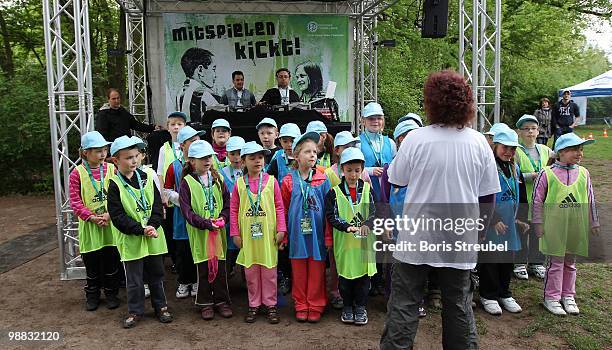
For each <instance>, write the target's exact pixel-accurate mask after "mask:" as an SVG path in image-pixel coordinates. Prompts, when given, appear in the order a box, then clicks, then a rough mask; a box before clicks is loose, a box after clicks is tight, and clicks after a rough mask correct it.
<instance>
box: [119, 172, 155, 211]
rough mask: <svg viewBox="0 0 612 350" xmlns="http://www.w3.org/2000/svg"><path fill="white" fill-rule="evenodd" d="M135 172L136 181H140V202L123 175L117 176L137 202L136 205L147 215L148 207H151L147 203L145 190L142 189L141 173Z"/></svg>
mask: <svg viewBox="0 0 612 350" xmlns="http://www.w3.org/2000/svg"><path fill="white" fill-rule="evenodd" d="M134 172H135V173H136V180H137V181H138V189H139V190H140V200H139V199H138V197H137V196H136V193H134V191H132V187H131V186H130V185H128V183H127V181H126V180H125V179H124V178H123V174H121V173H120V172H118V173H117V175H119V176H118V177H119V180H120V181H121V183H122V184H123V186H124V187H125V189H126V190H127V191H128V193H129V194H130V195H131V196H132V197H133V198H134V200H136V205H137V206H138V207H140V209H141V210H142V212H143V213H146V211H147V207H148V206H149V204H148V203H147V198H146V197H145V193H144V188H143V187H142V183H141V179H140V173H139V172H138V170H136V171H134ZM145 215H146V214H145Z"/></svg>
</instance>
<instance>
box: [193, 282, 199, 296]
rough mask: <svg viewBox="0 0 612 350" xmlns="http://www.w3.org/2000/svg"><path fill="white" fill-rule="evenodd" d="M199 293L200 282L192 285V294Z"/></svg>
mask: <svg viewBox="0 0 612 350" xmlns="http://www.w3.org/2000/svg"><path fill="white" fill-rule="evenodd" d="M197 295H198V282H196V283H194V284H192V285H191V296H192V297H194V298H195V297H196V296H197Z"/></svg>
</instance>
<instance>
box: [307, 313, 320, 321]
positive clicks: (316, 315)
mask: <svg viewBox="0 0 612 350" xmlns="http://www.w3.org/2000/svg"><path fill="white" fill-rule="evenodd" d="M319 321H321V313H320V312H317V311H308V322H310V323H318V322H319Z"/></svg>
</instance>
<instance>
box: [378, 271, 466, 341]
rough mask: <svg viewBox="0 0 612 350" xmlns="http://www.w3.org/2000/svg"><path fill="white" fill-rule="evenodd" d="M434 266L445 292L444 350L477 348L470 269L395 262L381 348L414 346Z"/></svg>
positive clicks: (442, 290) (443, 300)
mask: <svg viewBox="0 0 612 350" xmlns="http://www.w3.org/2000/svg"><path fill="white" fill-rule="evenodd" d="M432 269H435V272H436V274H437V276H438V283H439V285H440V290H441V292H442V306H443V308H442V346H443V348H444V349H445V350H454V349H456V350H468V349H478V335H477V333H476V322H475V320H474V313H473V312H472V293H471V291H470V283H471V282H470V270H458V269H453V268H448V267H431V266H429V265H411V264H404V263H399V262H395V263H394V264H393V272H392V273H391V275H392V276H391V278H392V282H391V296H390V298H389V303H388V305H387V309H388V312H387V319H386V321H385V329H384V331H383V335H382V338H381V340H380V348H381V350H390V349H412V347H413V345H414V338H415V336H416V333H417V328H418V326H419V304H420V303H421V300H422V299H423V293H424V290H425V283H426V282H427V275H428V274H429V271H430V270H432Z"/></svg>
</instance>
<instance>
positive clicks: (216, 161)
mask: <svg viewBox="0 0 612 350" xmlns="http://www.w3.org/2000/svg"><path fill="white" fill-rule="evenodd" d="M230 163H231V162H230V161H229V157H227V156H226V157H225V160H224V161H220V160H219V158H218V157H217V155H216V154H213V162H212V168H213V169H215V170H218V171H221V169H223V168H225V167H226V166H228V165H230Z"/></svg>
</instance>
